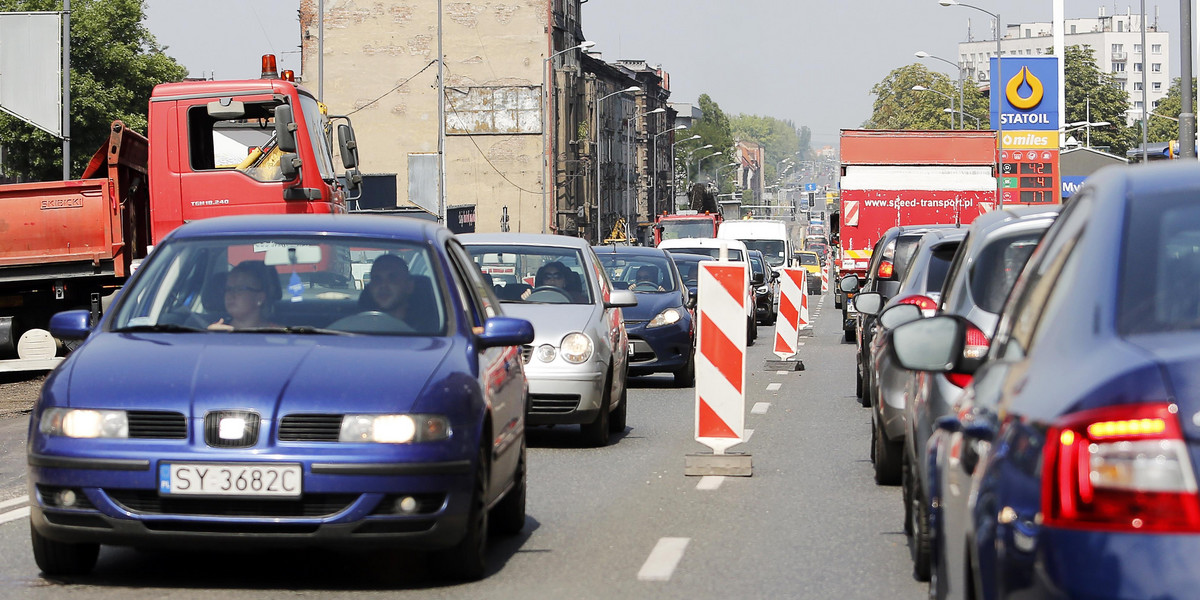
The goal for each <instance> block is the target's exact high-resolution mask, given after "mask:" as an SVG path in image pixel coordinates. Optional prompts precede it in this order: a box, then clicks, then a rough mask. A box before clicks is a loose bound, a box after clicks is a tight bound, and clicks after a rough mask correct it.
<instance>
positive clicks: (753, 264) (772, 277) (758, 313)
mask: <svg viewBox="0 0 1200 600" xmlns="http://www.w3.org/2000/svg"><path fill="white" fill-rule="evenodd" d="M750 276H751V278H752V279H758V278H761V279H762V283H761V284H758V285H755V286H754V319H755V321H756V322H757V323H758V324H759V325H774V324H775V319H776V317H777V316H778V314H779V272H778V271H775V270H774V269H772V268H771V267H770V265H769V264H767V259H766V257H765V256H763V253H762V252H761V251H759V250H751V251H750Z"/></svg>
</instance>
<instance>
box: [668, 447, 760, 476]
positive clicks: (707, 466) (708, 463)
mask: <svg viewBox="0 0 1200 600" xmlns="http://www.w3.org/2000/svg"><path fill="white" fill-rule="evenodd" d="M683 474H684V475H687V476H689V477H702V476H705V475H724V476H726V477H750V476H752V475H754V467H753V465H752V464H751V457H750V455H749V454H712V453H701V454H688V455H687V456H685V457H684V465H683Z"/></svg>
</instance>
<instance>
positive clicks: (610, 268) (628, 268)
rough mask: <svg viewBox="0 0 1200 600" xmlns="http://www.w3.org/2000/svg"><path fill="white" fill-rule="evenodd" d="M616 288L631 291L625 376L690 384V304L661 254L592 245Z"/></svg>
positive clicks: (693, 374)
mask: <svg viewBox="0 0 1200 600" xmlns="http://www.w3.org/2000/svg"><path fill="white" fill-rule="evenodd" d="M593 249H594V250H595V251H596V256H597V257H599V258H600V264H601V265H603V267H604V270H605V272H606V273H607V274H608V278H609V280H610V281H612V284H613V287H614V288H616V289H628V290H632V291H633V293H634V294H635V295H636V296H637V301H638V303H637V306H631V307H626V308H624V309H623V311H622V312H623V314H624V317H625V331H626V332H627V333H628V335H629V350H630V355H629V374H630V375H649V374H651V373H672V374H673V375H674V376H675V383H676V384H677V385H679V386H682V387H689V386H691V385H693V384H694V383H695V380H696V362H695V358H694V350H695V339H696V335H695V327H694V326H693V322H692V311H691V309H692V308H694V307H695V301H694V300H693V297H692V295H691V293H690V292H689V291H688V288H687V286H685V285H684V282H683V280H682V279H681V278H680V275H679V270H678V269H676V268H675V263H674V262H673V261H672V260H671V255H670V254H668V253H667V252H666V251H665V250H660V249H658V248H647V247H644V246H594V247H593Z"/></svg>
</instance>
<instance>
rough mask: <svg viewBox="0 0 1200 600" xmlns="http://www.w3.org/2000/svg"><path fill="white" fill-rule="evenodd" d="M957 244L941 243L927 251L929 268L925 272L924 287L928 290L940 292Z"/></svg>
mask: <svg viewBox="0 0 1200 600" xmlns="http://www.w3.org/2000/svg"><path fill="white" fill-rule="evenodd" d="M957 250H958V244H942V245H941V246H938V247H937V248H935V249H934V250H933V252H930V253H929V268H928V271H927V272H926V274H925V289H926V291H930V292H940V291H941V290H942V286H943V285H945V283H946V273H949V272H950V263H951V262H953V261H954V253H955V251H957Z"/></svg>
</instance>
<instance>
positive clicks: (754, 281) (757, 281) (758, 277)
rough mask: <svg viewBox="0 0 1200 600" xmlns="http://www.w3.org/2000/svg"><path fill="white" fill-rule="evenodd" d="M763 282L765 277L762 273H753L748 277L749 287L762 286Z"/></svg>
mask: <svg viewBox="0 0 1200 600" xmlns="http://www.w3.org/2000/svg"><path fill="white" fill-rule="evenodd" d="M764 281H765V277H764V276H763V274H762V273H755V274H753V275H751V276H750V284H751V285H762V284H763V282H764Z"/></svg>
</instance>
